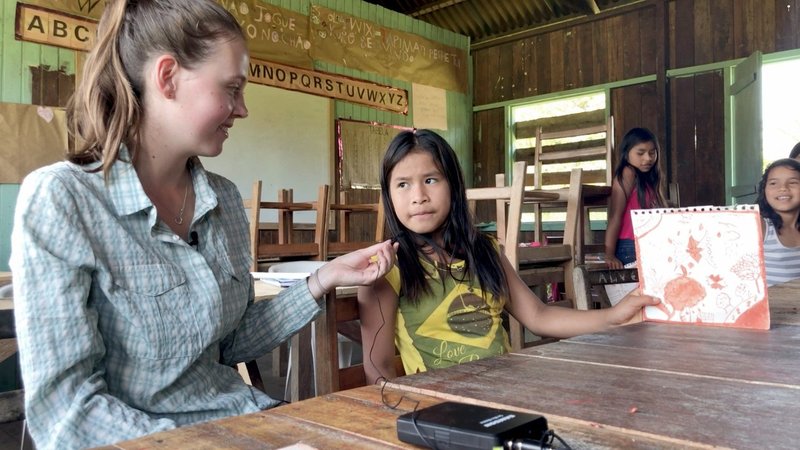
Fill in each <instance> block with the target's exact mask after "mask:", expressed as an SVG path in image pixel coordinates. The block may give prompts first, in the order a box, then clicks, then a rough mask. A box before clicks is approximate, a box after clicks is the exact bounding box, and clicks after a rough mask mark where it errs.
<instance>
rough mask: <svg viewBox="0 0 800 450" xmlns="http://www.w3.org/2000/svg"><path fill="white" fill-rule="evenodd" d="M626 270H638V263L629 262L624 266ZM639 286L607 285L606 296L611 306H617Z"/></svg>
mask: <svg viewBox="0 0 800 450" xmlns="http://www.w3.org/2000/svg"><path fill="white" fill-rule="evenodd" d="M623 267H624V268H626V269H635V268H636V261H633V262H629V263H628V264H625V265H624V266H623ZM638 286H639V283H618V284H607V285H605V286H604V287H605V288H606V296H607V297H608V301H609V302H610V303H611V306H614V305H616V304H617V303H619V302H620V300H622V299H623V298H624V297H625V296H626V295H628V293H629V292H630V291H632V290H634V289H636V288H637V287H638Z"/></svg>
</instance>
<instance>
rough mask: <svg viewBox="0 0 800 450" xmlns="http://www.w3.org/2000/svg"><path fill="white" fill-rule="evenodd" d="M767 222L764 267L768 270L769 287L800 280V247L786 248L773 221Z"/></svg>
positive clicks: (767, 220)
mask: <svg viewBox="0 0 800 450" xmlns="http://www.w3.org/2000/svg"><path fill="white" fill-rule="evenodd" d="M765 220H766V222H767V230H766V233H764V266H765V268H766V270H767V286H772V285H773V284H779V283H785V282H787V281H790V280H794V279H795V278H800V247H786V246H784V245H783V244H781V241H779V240H778V233H777V232H776V231H775V227H774V226H773V225H772V221H771V220H769V219H765ZM783 226H784V227H786V226H791V225H787V224H783Z"/></svg>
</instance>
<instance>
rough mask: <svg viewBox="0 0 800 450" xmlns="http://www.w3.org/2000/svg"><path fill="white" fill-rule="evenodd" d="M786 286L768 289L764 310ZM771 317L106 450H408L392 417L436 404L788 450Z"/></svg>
mask: <svg viewBox="0 0 800 450" xmlns="http://www.w3.org/2000/svg"><path fill="white" fill-rule="evenodd" d="M798 289H800V281H796V282H793V283H789V284H787V285H782V286H776V287H773V288H770V296H771V300H773V303H774V308H773V311H775V309H777V311H787V312H788V311H791V310H792V308H793V306H792V305H791V302H796V301H798V300H797V293H798ZM776 316H779V317H782V318H783V319H785V320H783V319H781V320H779V321H778V320H774V321H773V323H774V325H773V328H772V330H770V331H748V330H733V329H723V328H708V327H699V326H680V325H664V324H655V323H643V324H638V325H634V326H630V327H624V328H618V329H616V330H613V331H611V332H608V333H599V334H595V335H588V336H582V337H579V338H574V339H568V340H563V341H560V342H558V343H555V344H549V345H545V346H540V347H535V348H530V349H526V350H524V351H521V352H519V353H515V354H509V355H504V356H501V357H498V358H494V359H491V360H484V361H476V362H473V363H469V364H462V365H460V366H455V367H451V368H448V369H443V370H437V371H432V372H427V373H421V374H416V375H411V376H407V377H402V378H398V379H396V380H395V381H394V382H393V383H391V384H390V385H389V386H388V387H387V388H386V391H385V392H386V395H387V402H388V403H389V404H394V403H395V402H396V401H397V400H398V399H400V398H401V397H402V398H403V400H402V401H401V402H400V404H399V406H398V408H397V409H390V408H388V407H386V406H384V405H383V403H382V402H381V397H380V389H379V387H377V386H366V387H361V388H357V389H352V390H349V391H340V392H336V393H332V394H327V395H323V396H320V397H315V398H312V399H309V400H304V401H301V402H297V403H293V404H290V405H286V406H281V407H278V408H274V409H271V410H267V411H261V412H258V413H254V414H249V415H244V416H238V417H230V418H227V419H222V420H217V421H213V422H208V423H203V424H199V425H194V426H190V427H184V428H179V429H177V430H172V431H167V432H163V433H156V434H153V435H150V436H144V437H142V438H139V439H135V440H132V441H127V442H122V443H117V444H115V445H113V446H108V447H105V448H107V449H131V450H132V449H140V448H231V449H238V448H241V449H249V448H278V447H283V446H288V445H292V444H298V443H303V444H306V445H309V446H311V447H314V448H319V449H326V448H354V449H362V448H363V449H384V448H391V449H397V448H418V447H412V446H409V445H407V444H404V443H402V442H400V441H398V440H397V433H396V420H397V417H398V416H399V415H401V414H403V413H406V412H408V411H411V410H413V409H414V407H415V405H416V404H417V402H418V403H419V407H420V408H424V407H426V406H430V405H433V404H436V403H439V402H441V401H444V400H455V401H461V402H464V403H472V404H483V405H487V406H494V407H500V408H504V409H511V410H518V411H526V412H533V413H537V414H542V415H544V416H545V417H546V418H547V420H548V423H549V425H550V427H551V428H552V429H554V430H555V431H556V432H557V433H558V434H559V435H560V436H561V437H562V438H564V439H565V440H566V442H567V443H569V444H570V445H571V446H572V447H573V448H592V449H596V448H604V449H612V448H648V449H660V448H663V449H667V448H669V449H673V448H708V447H710V446H720V447H735V448H749V447H751V446H753V445H755V446H757V447H760V448H794V447H796V443H797V442H800V430H798V429H797V428H798V427H797V426H796V423H794V422H796V421H797V419H796V414H795V412H796V409H797V404H800V358H798V357H797V354H798V352H800V350H798V349H797V346H796V344H795V343H796V342H797V339H799V338H800V315H798V314H794V315H792V314H788V313H787V314H776ZM520 380H525V382H524V384H521V383H520ZM633 408H636V409H635V410H634V409H633Z"/></svg>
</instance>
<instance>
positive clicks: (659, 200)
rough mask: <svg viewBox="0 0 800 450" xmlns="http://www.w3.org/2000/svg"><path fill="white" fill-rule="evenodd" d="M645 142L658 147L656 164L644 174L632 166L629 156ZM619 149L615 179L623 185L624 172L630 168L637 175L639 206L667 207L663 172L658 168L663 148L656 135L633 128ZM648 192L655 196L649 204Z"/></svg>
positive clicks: (626, 134)
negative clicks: (634, 148)
mask: <svg viewBox="0 0 800 450" xmlns="http://www.w3.org/2000/svg"><path fill="white" fill-rule="evenodd" d="M643 142H652V143H653V144H654V145H655V147H656V162H655V164H653V167H652V168H651V169H650V170H649V171H648V172H642V171H641V170H639V169H637V168H636V167H634V166H632V165H631V163H630V161H629V160H628V154H629V153H630V151H631V149H633V147H635V146H636V145H638V144H641V143H643ZM619 149H620V157H619V163H617V168H616V169H615V170H614V178H616V179H617V181H618V182H619V184H620V185H622V172H623V171H624V170H625V167H628V166H630V167H631V169H633V170H634V172H635V173H636V195H637V197H638V199H639V205H640V206H641V207H642V208H644V209H650V208H658V207H664V206H666V205H667V199H666V198H664V184H663V183H664V182H663V180H662V179H661V170H660V169H659V168H658V167H659V165H660V164H659V163H660V160H661V147H660V146H659V145H658V139H656V135H655V134H653V132H652V131H650V130H648V129H647V128H631V129H630V130H629V131H628V132H627V133H625V136H624V137H623V138H622V142H621V143H620V146H619ZM648 190H650V191H652V192H653V194H655V195H654V196H653V199H652V202H647V196H646V192H647V191H648Z"/></svg>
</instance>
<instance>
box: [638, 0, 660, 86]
mask: <svg viewBox="0 0 800 450" xmlns="http://www.w3.org/2000/svg"><path fill="white" fill-rule="evenodd" d="M656 12H657V10H656V9H655V8H648V9H644V10H641V11H639V42H640V46H639V61H640V68H639V74H641V75H650V74H654V73H656V59H657V54H658V52H659V49H660V47H661V40H660V37H659V36H658V30H659V29H660V28H658V27H657V26H656Z"/></svg>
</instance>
